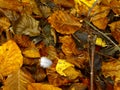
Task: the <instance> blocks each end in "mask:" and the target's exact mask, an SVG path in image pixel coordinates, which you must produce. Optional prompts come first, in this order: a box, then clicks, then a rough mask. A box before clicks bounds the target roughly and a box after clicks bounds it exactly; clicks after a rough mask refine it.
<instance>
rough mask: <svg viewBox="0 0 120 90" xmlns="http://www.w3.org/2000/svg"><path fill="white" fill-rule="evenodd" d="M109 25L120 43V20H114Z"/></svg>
mask: <svg viewBox="0 0 120 90" xmlns="http://www.w3.org/2000/svg"><path fill="white" fill-rule="evenodd" d="M109 26H110V30H111V33H112V35H113V37H114V38H115V40H116V41H117V42H118V43H120V21H116V22H113V23H111V24H109Z"/></svg>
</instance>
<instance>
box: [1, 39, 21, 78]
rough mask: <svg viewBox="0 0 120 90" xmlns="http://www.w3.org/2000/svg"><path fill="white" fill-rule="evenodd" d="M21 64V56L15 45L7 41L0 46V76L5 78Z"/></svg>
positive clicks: (11, 41)
mask: <svg viewBox="0 0 120 90" xmlns="http://www.w3.org/2000/svg"><path fill="white" fill-rule="evenodd" d="M22 64H23V56H22V54H21V51H20V49H19V47H18V46H17V44H16V43H15V42H14V41H13V40H9V41H8V42H6V43H4V44H3V45H2V46H0V74H1V75H2V76H7V75H9V74H11V73H12V72H14V71H17V70H18V69H19V68H20V67H21V66H22Z"/></svg>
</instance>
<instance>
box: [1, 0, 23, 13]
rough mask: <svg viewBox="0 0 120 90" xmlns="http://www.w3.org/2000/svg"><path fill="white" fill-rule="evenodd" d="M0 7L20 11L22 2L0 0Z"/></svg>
mask: <svg viewBox="0 0 120 90" xmlns="http://www.w3.org/2000/svg"><path fill="white" fill-rule="evenodd" d="M0 8H6V9H11V10H15V11H21V10H22V4H21V3H20V2H19V1H18V0H12V1H11V0H0Z"/></svg>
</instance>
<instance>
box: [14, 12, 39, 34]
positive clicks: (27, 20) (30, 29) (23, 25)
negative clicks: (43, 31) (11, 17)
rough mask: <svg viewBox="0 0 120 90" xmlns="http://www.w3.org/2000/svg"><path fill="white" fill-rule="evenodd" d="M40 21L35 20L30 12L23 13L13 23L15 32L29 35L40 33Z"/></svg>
mask: <svg viewBox="0 0 120 90" xmlns="http://www.w3.org/2000/svg"><path fill="white" fill-rule="evenodd" d="M38 26H39V21H37V20H35V19H34V18H33V17H32V16H31V15H29V14H23V15H22V16H21V17H20V18H19V19H18V20H17V21H16V23H15V25H13V30H14V32H15V34H22V35H23V34H24V35H29V36H37V35H39V34H40V31H39V28H38Z"/></svg>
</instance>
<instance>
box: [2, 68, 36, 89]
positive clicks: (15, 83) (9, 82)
mask: <svg viewBox="0 0 120 90" xmlns="http://www.w3.org/2000/svg"><path fill="white" fill-rule="evenodd" d="M30 83H34V80H33V79H32V77H31V74H29V73H27V72H24V71H22V70H18V71H17V72H15V73H12V74H11V75H9V77H8V78H7V79H6V80H5V82H4V86H3V90H27V86H28V85H29V84H30Z"/></svg>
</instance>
